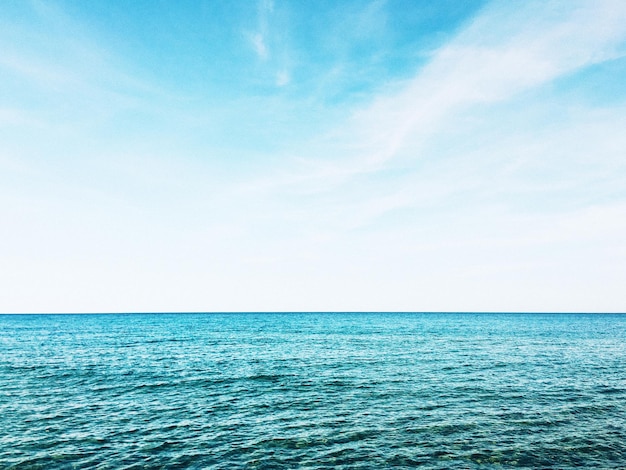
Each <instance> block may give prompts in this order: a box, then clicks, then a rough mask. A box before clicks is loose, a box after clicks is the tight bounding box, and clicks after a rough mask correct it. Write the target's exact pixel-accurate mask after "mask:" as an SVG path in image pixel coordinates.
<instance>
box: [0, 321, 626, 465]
mask: <svg viewBox="0 0 626 470" xmlns="http://www.w3.org/2000/svg"><path fill="white" fill-rule="evenodd" d="M416 466H419V467H420V468H433V469H445V468H452V469H474V468H476V469H479V468H480V469H483V468H484V469H488V468H494V469H505V468H554V469H567V468H603V469H615V468H626V315H619V314H615V315H609V314H606V315H605V314H602V315H597V314H589V315H587V314H468V313H466V314H449V313H447V314H434V313H414V314H412V313H284V314H283V313H275V314H261V313H259V314H256V313H246V314H235V313H231V314H226V313H225V314H129V315H0V468H28V469H30V468H43V469H56V468H68V469H69V468H101V469H105V468H112V469H113V468H114V469H120V468H127V469H131V468H132V469H140V468H212V469H236V468H251V469H273V468H278V469H280V468H301V467H306V468H346V469H348V468H349V469H352V468H410V467H416Z"/></svg>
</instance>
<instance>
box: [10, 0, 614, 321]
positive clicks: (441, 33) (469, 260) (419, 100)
mask: <svg viewBox="0 0 626 470" xmlns="http://www.w3.org/2000/svg"><path fill="white" fill-rule="evenodd" d="M625 129H626V2H624V1H623V0H589V1H580V0H562V1H561V0H540V1H535V0H528V1H508V0H507V1H483V0H480V1H478V0H477V1H473V0H465V1H458V0H440V1H431V0H428V1H427V0H386V1H385V0H374V1H370V0H359V1H353V0H349V1H345V0H339V1H326V0H319V1H315V2H300V1H293V0H292V1H286V0H259V1H254V0H249V1H248V0H246V1H244V0H234V1H233V0H223V1H222V0H194V1H190V0H181V1H176V2H171V1H158V0H136V1H133V2H127V1H122V0H91V1H89V2H85V1H82V0H58V1H56V0H55V1H53V0H5V1H2V2H0V312H4V313H34V312H55V313H56V312H151V311H158V312H164V311H167V312H172V311H174V312H175V311H527V312H528V311H555V312H624V311H626V288H625V287H624V286H626V131H625Z"/></svg>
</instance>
